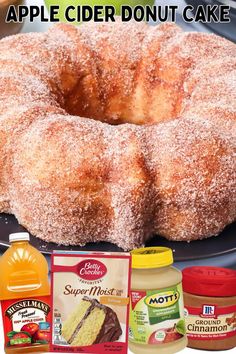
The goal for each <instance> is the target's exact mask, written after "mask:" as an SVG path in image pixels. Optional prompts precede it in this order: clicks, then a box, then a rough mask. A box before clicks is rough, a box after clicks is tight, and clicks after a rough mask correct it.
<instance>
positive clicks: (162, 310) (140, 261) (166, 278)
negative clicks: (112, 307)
mask: <svg viewBox="0 0 236 354" xmlns="http://www.w3.org/2000/svg"><path fill="white" fill-rule="evenodd" d="M131 254H132V276H131V296H130V323H129V349H130V350H131V351H132V352H133V353H135V354H156V353H158V354H172V353H177V352H178V351H180V350H182V349H184V348H185V347H186V346H187V337H186V329H185V320H184V304H183V290H182V273H181V272H180V271H179V270H177V269H176V268H174V267H173V266H172V264H173V253H172V250H171V249H170V248H166V247H148V248H140V249H137V250H134V251H132V252H131Z"/></svg>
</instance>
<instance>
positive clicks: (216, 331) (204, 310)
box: [185, 304, 236, 340]
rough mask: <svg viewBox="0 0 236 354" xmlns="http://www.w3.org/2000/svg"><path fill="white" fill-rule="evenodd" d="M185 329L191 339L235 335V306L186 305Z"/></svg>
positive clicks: (220, 337)
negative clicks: (198, 306)
mask: <svg viewBox="0 0 236 354" xmlns="http://www.w3.org/2000/svg"><path fill="white" fill-rule="evenodd" d="M185 315H186V329H187V334H188V337H189V338H190V339H192V340H209V339H212V340H224V339H225V338H230V337H233V336H236V325H235V323H236V306H229V307H219V306H215V305H209V304H206V305H203V306H202V307H201V308H197V307H186V308H185Z"/></svg>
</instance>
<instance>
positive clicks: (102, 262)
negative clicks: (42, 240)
mask: <svg viewBox="0 0 236 354" xmlns="http://www.w3.org/2000/svg"><path fill="white" fill-rule="evenodd" d="M130 273H131V258H130V255H129V254H128V253H107V252H106V253H102V252H63V251H57V252H54V253H53V255H52V340H51V351H52V352H61V353H96V354H103V353H121V354H123V353H124V354H125V353H127V351H128V316H129V293H130Z"/></svg>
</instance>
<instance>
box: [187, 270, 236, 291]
mask: <svg viewBox="0 0 236 354" xmlns="http://www.w3.org/2000/svg"><path fill="white" fill-rule="evenodd" d="M183 289H184V291H185V292H186V293H190V294H193V295H199V296H212V297H228V296H236V271H235V270H231V269H226V268H218V267H189V268H185V269H184V270H183Z"/></svg>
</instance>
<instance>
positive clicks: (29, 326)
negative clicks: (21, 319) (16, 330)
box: [21, 323, 39, 336]
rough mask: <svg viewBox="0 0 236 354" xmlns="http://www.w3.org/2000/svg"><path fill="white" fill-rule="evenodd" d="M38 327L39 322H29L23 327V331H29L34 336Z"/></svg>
mask: <svg viewBox="0 0 236 354" xmlns="http://www.w3.org/2000/svg"><path fill="white" fill-rule="evenodd" d="M38 329H39V326H38V324H37V323H27V324H25V325H24V326H23V327H22V328H21V331H23V332H28V333H29V334H30V335H31V336H33V335H34V334H35V332H37V331H38Z"/></svg>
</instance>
